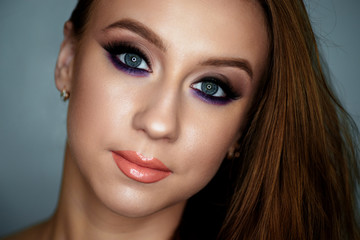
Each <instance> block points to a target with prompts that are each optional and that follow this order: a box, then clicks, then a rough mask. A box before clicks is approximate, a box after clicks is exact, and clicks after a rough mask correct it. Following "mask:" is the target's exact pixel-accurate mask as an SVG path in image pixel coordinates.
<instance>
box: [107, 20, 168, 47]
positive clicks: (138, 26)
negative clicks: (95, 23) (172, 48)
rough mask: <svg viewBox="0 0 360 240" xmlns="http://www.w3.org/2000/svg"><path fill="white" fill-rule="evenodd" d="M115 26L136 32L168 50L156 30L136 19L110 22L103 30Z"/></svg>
mask: <svg viewBox="0 0 360 240" xmlns="http://www.w3.org/2000/svg"><path fill="white" fill-rule="evenodd" d="M114 28H115V29H116V28H120V29H127V30H129V31H131V32H134V33H136V34H137V35H140V36H141V37H143V38H145V39H146V40H147V41H149V42H150V43H152V44H154V45H155V46H156V47H157V48H159V49H160V50H162V51H163V52H165V51H166V47H165V44H164V42H163V41H162V40H161V38H160V37H159V36H158V35H157V34H156V33H155V32H154V31H152V30H151V29H150V28H148V27H147V26H145V25H144V24H142V23H141V22H138V21H135V20H133V19H129V18H125V19H122V20H119V21H117V22H114V23H112V24H110V25H109V26H107V27H106V28H105V29H104V30H103V31H107V30H110V29H114Z"/></svg>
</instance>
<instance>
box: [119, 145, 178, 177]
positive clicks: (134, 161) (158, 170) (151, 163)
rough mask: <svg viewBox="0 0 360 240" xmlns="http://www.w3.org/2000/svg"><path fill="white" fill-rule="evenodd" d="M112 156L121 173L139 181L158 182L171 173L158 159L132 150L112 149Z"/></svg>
mask: <svg viewBox="0 0 360 240" xmlns="http://www.w3.org/2000/svg"><path fill="white" fill-rule="evenodd" d="M112 156H113V159H114V161H115V163H116V165H117V166H118V168H119V169H120V171H121V172H122V173H124V174H125V175H126V176H127V177H129V178H131V179H133V180H135V181H138V182H141V183H154V182H158V181H161V180H162V179H164V178H166V177H168V176H169V175H170V174H171V173H172V172H171V170H170V169H169V168H167V167H166V166H165V164H164V163H162V162H161V161H160V160H159V159H157V158H153V157H151V158H148V157H145V156H143V155H141V154H140V153H137V152H134V151H112Z"/></svg>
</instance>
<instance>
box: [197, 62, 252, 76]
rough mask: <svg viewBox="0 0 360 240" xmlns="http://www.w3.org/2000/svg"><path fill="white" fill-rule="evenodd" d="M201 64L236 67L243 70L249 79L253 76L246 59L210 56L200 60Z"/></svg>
mask: <svg viewBox="0 0 360 240" xmlns="http://www.w3.org/2000/svg"><path fill="white" fill-rule="evenodd" d="M201 65H203V66H215V67H237V68H240V69H241V70H244V71H245V72H246V73H247V74H248V75H249V76H250V79H252V78H253V71H252V69H251V65H250V63H249V62H248V61H247V60H246V59H242V58H229V59H227V58H225V59H215V58H210V59H208V60H206V61H204V62H201Z"/></svg>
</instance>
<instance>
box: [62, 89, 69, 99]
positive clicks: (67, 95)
mask: <svg viewBox="0 0 360 240" xmlns="http://www.w3.org/2000/svg"><path fill="white" fill-rule="evenodd" d="M60 97H61V98H62V100H63V101H64V102H66V100H68V99H69V97H70V93H69V92H68V91H66V89H65V88H64V89H63V90H62V91H61V93H60Z"/></svg>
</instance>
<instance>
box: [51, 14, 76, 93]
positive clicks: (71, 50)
mask: <svg viewBox="0 0 360 240" xmlns="http://www.w3.org/2000/svg"><path fill="white" fill-rule="evenodd" d="M74 55H75V39H74V34H73V24H72V23H71V22H70V21H67V22H66V23H65V25H64V40H63V42H62V44H61V47H60V52H59V56H58V59H57V63H56V67H55V84H56V88H57V89H58V90H59V91H62V90H64V89H66V91H70V90H71V79H72V72H73V60H74Z"/></svg>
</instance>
